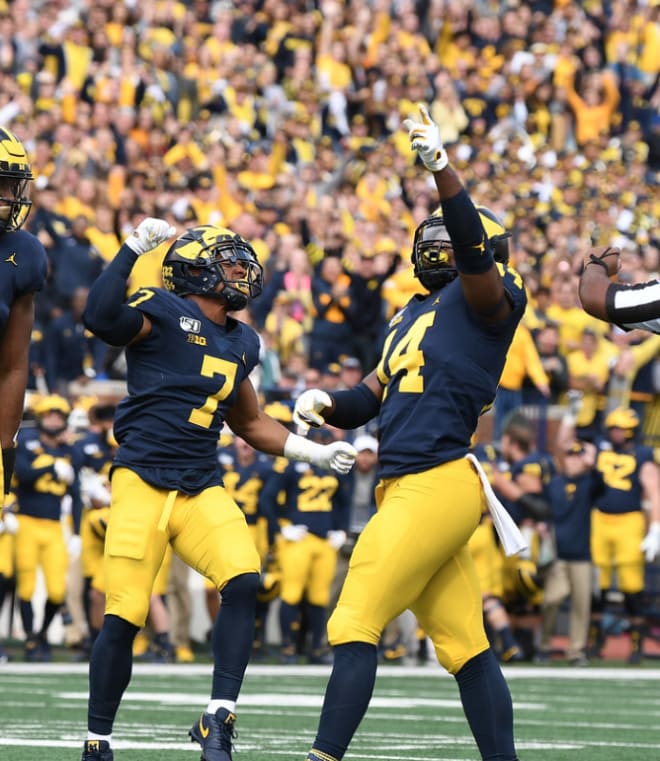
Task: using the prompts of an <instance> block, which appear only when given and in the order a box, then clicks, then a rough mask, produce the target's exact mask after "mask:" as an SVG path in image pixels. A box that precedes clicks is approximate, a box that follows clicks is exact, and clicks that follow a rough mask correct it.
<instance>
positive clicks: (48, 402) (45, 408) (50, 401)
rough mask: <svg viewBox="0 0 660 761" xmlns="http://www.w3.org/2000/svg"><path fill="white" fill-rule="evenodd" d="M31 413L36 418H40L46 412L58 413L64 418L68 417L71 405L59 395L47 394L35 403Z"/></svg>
mask: <svg viewBox="0 0 660 761" xmlns="http://www.w3.org/2000/svg"><path fill="white" fill-rule="evenodd" d="M32 411H33V412H34V414H35V415H36V416H37V417H42V416H43V415H45V414H46V413H48V412H59V413H61V414H62V415H63V416H64V417H68V416H69V414H70V413H71V405H70V404H69V402H67V400H66V399H65V398H64V397H63V396H60V395H59V394H48V396H42V397H41V398H40V399H39V400H38V401H37V402H36V403H35V405H34V407H33V409H32Z"/></svg>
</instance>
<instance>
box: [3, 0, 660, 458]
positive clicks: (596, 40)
mask: <svg viewBox="0 0 660 761" xmlns="http://www.w3.org/2000/svg"><path fill="white" fill-rule="evenodd" d="M419 102H428V103H430V104H431V114H432V116H433V118H434V120H435V121H436V122H437V123H438V124H439V125H440V129H441V133H442V139H443V142H444V144H445V145H446V146H447V150H448V153H449V155H450V160H451V161H452V162H453V163H454V164H455V166H456V167H457V168H458V169H459V170H460V172H461V176H462V177H463V178H464V180H465V182H466V185H467V187H468V189H469V192H470V194H471V196H472V197H473V198H474V199H475V201H476V202H478V203H482V204H484V205H486V206H488V207H489V208H491V209H492V210H493V211H494V212H495V213H496V214H497V215H498V216H499V217H500V218H501V219H502V220H503V223H504V225H505V227H506V228H507V229H508V230H510V231H511V235H512V237H511V239H510V249H511V264H512V266H514V267H515V268H516V270H517V271H518V272H519V273H520V274H521V276H522V277H523V279H524V282H525V285H526V288H527V289H528V293H529V297H530V306H529V308H528V312H527V314H526V316H525V318H524V327H523V328H521V330H520V331H519V333H520V335H519V336H517V339H516V341H515V342H514V347H512V351H511V353H510V357H509V362H508V363H507V367H506V368H505V373H504V375H503V378H502V384H501V391H500V394H498V400H497V403H496V405H495V415H494V416H493V418H494V421H493V423H492V427H491V424H490V417H491V416H487V418H486V419H487V421H488V422H487V424H485V425H484V432H483V433H482V438H483V437H486V439H489V438H492V437H493V436H494V437H495V439H496V440H497V439H498V438H499V434H500V433H501V430H502V425H503V421H504V416H505V413H508V412H510V411H511V410H513V409H516V408H520V407H521V405H522V406H523V408H524V409H526V410H528V414H529V415H530V416H531V418H532V419H533V420H535V421H543V423H544V425H545V423H546V422H547V421H548V420H551V419H552V416H551V415H550V416H549V415H548V413H547V410H548V409H549V408H551V407H558V408H560V409H561V408H564V407H565V406H566V404H567V399H568V398H569V396H568V395H569V393H570V392H571V391H573V392H575V393H576V394H579V401H580V405H579V409H577V419H576V432H577V434H578V436H579V437H580V438H581V439H584V440H594V439H595V438H596V437H597V436H598V435H599V434H600V433H601V432H602V421H603V419H604V418H605V416H606V414H607V412H608V411H609V410H611V409H612V408H614V407H616V406H618V405H620V404H621V403H625V404H626V405H627V404H630V405H631V406H633V407H634V408H635V409H636V410H637V412H638V414H639V416H640V420H641V426H640V428H641V429H643V435H644V436H645V438H646V441H647V443H650V444H655V445H656V446H657V445H658V443H659V436H660V433H659V431H660V411H659V406H660V405H659V401H658V399H659V394H658V391H659V389H658V378H657V370H656V372H655V375H654V372H653V369H654V367H656V368H657V358H658V356H659V353H660V338H659V337H654V336H649V335H644V334H640V333H639V332H637V331H635V332H631V333H624V332H623V331H620V330H618V329H616V328H614V327H612V326H608V325H607V324H605V323H600V322H598V321H596V320H593V319H592V318H590V317H589V316H588V315H586V314H585V313H584V312H583V311H582V310H581V308H580V305H579V302H578V299H577V274H578V272H579V271H580V267H581V266H582V263H583V261H584V260H585V258H586V257H587V255H588V253H589V251H591V250H592V249H593V248H594V247H603V246H606V245H609V244H616V245H618V246H619V247H620V248H621V249H622V250H623V270H624V271H625V276H626V277H627V278H628V279H629V280H630V281H631V282H642V281H646V280H648V279H650V278H651V277H652V276H654V275H656V276H657V273H658V272H659V271H660V226H659V225H658V219H659V218H660V193H659V192H658V188H659V187H660V4H658V3H657V2H656V1H655V0H646V1H639V2H635V1H634V0H612V1H611V2H605V1H603V2H600V1H599V0H593V2H592V1H590V2H584V3H576V2H567V1H566V0H555V2H550V0H546V1H545V2H544V1H543V0H540V1H539V2H528V3H523V2H519V1H518V0H509V2H501V3H499V2H498V3H494V2H488V0H467V1H466V0H462V1H461V2H457V1H456V0H419V1H418V2H413V1H412V0H372V1H371V2H369V1H368V0H346V1H345V2H340V1H339V0H325V1H323V2H320V3H319V2H304V0H299V1H298V2H285V1H284V0H242V1H241V2H234V3H225V2H211V1H210V0H195V1H194V2H169V1H163V2H156V3H151V4H146V5H145V4H138V3H131V2H127V3H112V2H109V1H108V0H97V2H94V3H91V2H89V1H88V0H79V2H75V3H71V4H69V3H64V2H61V1H60V0H55V1H53V2H39V3H28V2H26V1H25V0H13V1H12V2H7V1H6V0H0V124H3V125H6V126H7V127H9V128H10V129H12V130H13V131H14V132H15V133H16V134H17V136H18V137H19V138H20V139H21V140H22V142H23V143H24V145H25V146H26V147H27V148H28V150H29V153H30V157H31V165H32V170H33V173H34V175H35V182H34V188H33V209H32V212H31V215H30V217H29V219H28V222H27V226H26V227H27V229H29V230H30V231H31V232H33V233H34V234H35V235H37V236H38V237H39V238H40V240H41V241H42V242H43V243H44V245H45V247H46V249H47V252H48V254H49V259H50V273H49V279H48V285H47V288H46V290H44V291H43V292H42V293H40V294H39V296H38V301H37V321H36V324H35V330H34V334H33V342H32V353H31V379H30V389H31V390H32V391H34V392H36V393H37V394H45V393H47V392H50V393H60V394H62V395H63V396H64V397H68V398H69V400H70V401H72V402H75V399H71V393H70V391H71V385H70V384H71V382H72V381H75V382H76V384H77V388H80V385H81V384H82V385H83V386H84V385H85V384H87V383H89V382H90V380H92V379H96V380H103V379H106V378H109V379H122V378H123V377H124V365H123V362H122V355H121V352H119V351H117V350H116V349H113V348H112V347H108V346H107V345H105V344H103V343H102V342H101V341H100V340H99V339H97V338H95V337H94V336H92V335H91V334H89V332H87V331H85V329H84V327H83V326H82V323H81V319H80V315H81V313H82V309H83V308H84V304H85V301H86V297H87V292H88V288H89V286H90V285H91V283H92V282H93V281H94V279H95V278H96V277H97V275H98V274H99V272H100V271H101V270H102V269H103V267H104V265H105V263H106V262H107V261H109V260H110V259H111V258H112V257H113V255H114V253H115V251H116V250H117V248H118V247H119V245H120V243H121V241H122V240H123V238H124V237H125V236H126V234H127V233H128V232H129V231H130V230H132V229H133V227H134V226H135V225H136V224H137V223H138V222H139V221H140V220H141V219H142V218H143V217H145V216H157V217H162V218H165V219H167V220H168V221H169V222H171V224H173V225H174V226H175V227H176V228H177V231H179V232H180V231H181V230H183V229H184V228H186V227H190V226H192V225H195V224H216V225H222V226H227V227H230V228H231V229H232V230H234V231H235V232H237V233H239V234H241V235H242V236H244V237H245V238H246V239H248V240H250V241H251V242H252V244H253V245H254V247H255V249H256V251H257V252H258V254H259V257H260V261H261V262H262V264H263V265H264V268H265V288H264V293H263V295H262V296H261V298H260V299H259V300H257V301H256V302H254V304H253V305H252V306H251V311H250V312H245V313H244V314H243V315H242V317H243V319H245V320H247V321H249V322H251V323H252V324H253V325H254V326H255V327H256V329H257V330H258V331H259V333H260V336H261V339H262V354H261V363H260V367H259V378H258V382H259V388H260V391H261V393H262V395H263V399H264V401H265V402H270V401H273V400H277V399H286V398H288V397H290V396H291V395H292V393H293V392H294V391H296V390H300V389H302V388H304V387H309V386H320V387H324V388H328V389H331V388H333V387H336V386H337V384H344V385H348V386H350V385H354V384H355V383H356V382H357V381H358V380H359V378H360V376H361V373H366V372H367V371H369V370H371V369H372V368H373V367H374V366H375V364H376V362H377V359H378V352H379V342H380V341H381V339H382V335H383V331H384V329H385V326H386V324H387V321H388V320H389V318H391V317H392V316H393V315H394V314H395V313H396V311H397V310H398V309H399V308H401V307H402V306H403V305H404V304H405V303H406V302H407V300H408V299H409V298H410V296H411V295H412V294H413V293H415V292H416V291H417V289H419V288H420V285H419V283H418V281H417V280H415V279H414V278H413V276H412V269H411V266H410V257H409V252H410V247H411V241H412V238H413V234H414V231H415V228H416V227H417V225H418V224H419V223H420V222H421V221H422V220H423V219H424V218H425V217H427V216H428V215H429V214H430V213H431V212H432V211H433V206H432V204H433V198H434V193H433V189H432V188H431V187H430V186H429V185H428V183H429V177H428V174H427V173H425V172H423V171H421V170H420V168H419V166H416V165H415V157H414V154H413V153H412V152H411V151H410V148H409V141H408V139H407V136H406V134H405V131H403V130H402V129H401V124H402V122H403V119H404V118H406V117H408V116H410V115H411V113H416V110H417V104H418V103H419ZM413 199H414V200H413ZM163 254H164V250H163V249H159V250H157V251H156V252H153V253H151V254H148V255H146V256H144V257H141V259H140V261H139V263H138V265H137V266H136V268H135V270H134V273H133V279H132V284H131V285H132V288H134V289H136V288H139V287H141V286H145V285H159V284H160V263H161V261H162V256H163ZM654 363H655V364H654ZM498 406H499V410H498ZM498 415H499V419H498ZM539 427H541V426H540V423H539ZM368 433H374V431H369V432H368ZM544 436H545V438H540V439H539V443H540V445H541V447H542V448H546V447H547V448H549V449H552V448H553V441H552V437H548V436H547V432H546V433H544Z"/></svg>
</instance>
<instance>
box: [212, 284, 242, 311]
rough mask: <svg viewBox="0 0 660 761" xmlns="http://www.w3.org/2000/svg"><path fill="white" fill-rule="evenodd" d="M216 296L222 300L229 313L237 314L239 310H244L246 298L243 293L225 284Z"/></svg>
mask: <svg viewBox="0 0 660 761" xmlns="http://www.w3.org/2000/svg"><path fill="white" fill-rule="evenodd" d="M218 296H219V297H220V298H221V299H223V300H224V302H225V303H226V304H227V309H229V311H230V312H238V311H239V310H241V309H245V307H246V306H247V303H248V297H247V296H246V295H245V294H244V293H241V292H240V291H237V290H236V289H235V288H232V287H231V286H229V285H227V284H226V283H225V287H224V288H223V289H222V290H221V291H220V293H219V294H218Z"/></svg>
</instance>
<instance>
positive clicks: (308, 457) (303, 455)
mask: <svg viewBox="0 0 660 761" xmlns="http://www.w3.org/2000/svg"><path fill="white" fill-rule="evenodd" d="M320 448H321V444H317V443H316V442H315V441H310V440H309V439H306V438H305V437H304V436H298V434H296V433H290V434H289V435H288V436H287V439H286V441H285V442H284V456H285V457H286V458H287V459H289V460H298V461H300V462H314V461H315V460H316V459H317V458H318V456H319V452H318V450H319V449H320Z"/></svg>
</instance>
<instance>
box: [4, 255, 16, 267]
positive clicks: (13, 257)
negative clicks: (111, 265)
mask: <svg viewBox="0 0 660 761" xmlns="http://www.w3.org/2000/svg"><path fill="white" fill-rule="evenodd" d="M5 261H6V262H10V263H11V264H13V265H14V267H18V264H16V251H14V253H13V254H12V255H11V256H8V257H7V258H6V259H5Z"/></svg>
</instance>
